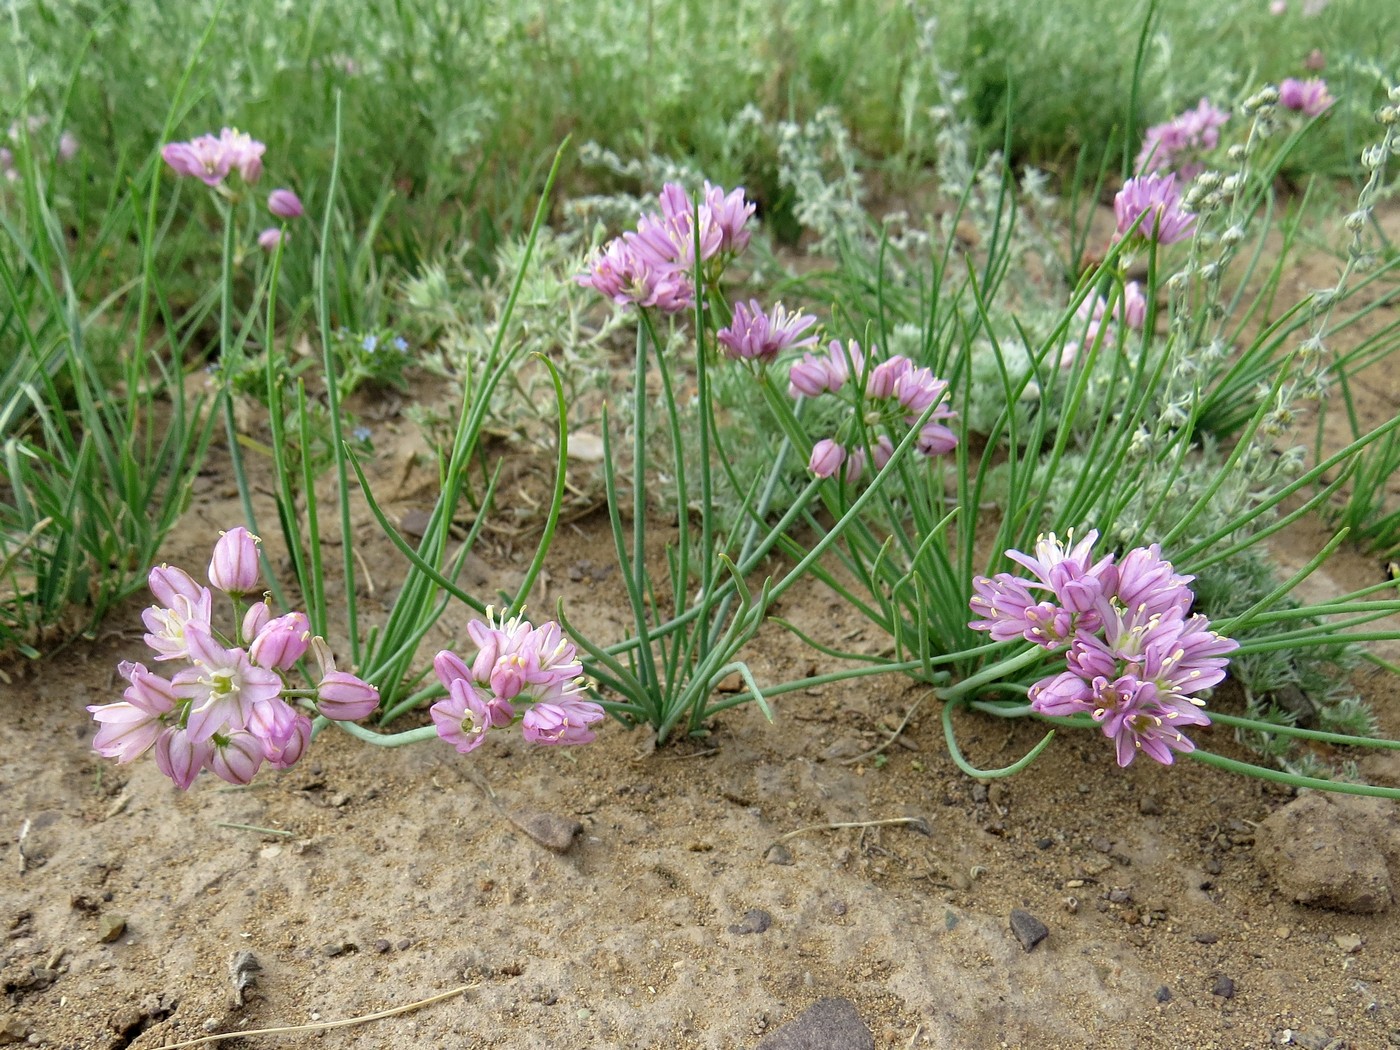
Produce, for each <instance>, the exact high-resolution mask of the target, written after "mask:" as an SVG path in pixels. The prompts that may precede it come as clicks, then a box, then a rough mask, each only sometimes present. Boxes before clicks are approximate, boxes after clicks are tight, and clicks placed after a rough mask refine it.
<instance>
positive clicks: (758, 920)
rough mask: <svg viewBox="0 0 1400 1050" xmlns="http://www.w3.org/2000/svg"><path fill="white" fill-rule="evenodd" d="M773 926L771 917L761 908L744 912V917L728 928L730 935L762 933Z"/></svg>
mask: <svg viewBox="0 0 1400 1050" xmlns="http://www.w3.org/2000/svg"><path fill="white" fill-rule="evenodd" d="M772 925H773V916H771V915H769V914H768V913H767V912H766V911H764V910H763V909H762V908H752V909H750V910H749V911H746V912H744V917H743V918H742V919H740V920H739V921H738V922H736V923H735V924H734V925H732V926H730V927H729V932H730V933H763V932H764V931H765V930H767V929H768V927H770V926H772Z"/></svg>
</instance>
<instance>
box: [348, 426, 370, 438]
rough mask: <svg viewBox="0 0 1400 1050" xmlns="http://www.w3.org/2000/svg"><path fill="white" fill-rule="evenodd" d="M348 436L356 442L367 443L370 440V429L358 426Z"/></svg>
mask: <svg viewBox="0 0 1400 1050" xmlns="http://www.w3.org/2000/svg"><path fill="white" fill-rule="evenodd" d="M350 436H351V437H353V438H354V439H355V440H356V441H368V440H369V438H370V429H369V427H367V426H364V425H360V426H358V427H356V428H355V429H354V430H352V431H350Z"/></svg>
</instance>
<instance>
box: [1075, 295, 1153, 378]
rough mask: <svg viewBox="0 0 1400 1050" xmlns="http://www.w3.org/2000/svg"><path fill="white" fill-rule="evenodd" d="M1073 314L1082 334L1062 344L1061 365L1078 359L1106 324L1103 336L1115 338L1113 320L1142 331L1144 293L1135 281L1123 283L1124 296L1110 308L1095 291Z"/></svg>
mask: <svg viewBox="0 0 1400 1050" xmlns="http://www.w3.org/2000/svg"><path fill="white" fill-rule="evenodd" d="M1074 317H1075V321H1076V324H1077V325H1082V326H1083V330H1084V337H1083V340H1082V341H1073V342H1069V343H1066V344H1065V348H1064V350H1063V352H1062V353H1061V354H1060V360H1059V364H1060V367H1061V368H1069V367H1070V366H1071V365H1073V364H1074V362H1075V361H1077V360H1078V359H1079V356H1080V353H1081V350H1082V348H1083V347H1086V346H1093V345H1094V342H1095V341H1096V340H1097V339H1098V338H1099V333H1100V332H1101V331H1104V329H1105V326H1107V330H1106V332H1105V338H1106V339H1107V340H1108V342H1110V343H1112V342H1114V341H1115V338H1114V330H1113V324H1114V323H1115V322H1118V323H1121V324H1125V325H1127V326H1128V327H1129V328H1131V329H1133V330H1134V331H1142V326H1143V325H1144V324H1145V323H1146V322H1147V296H1146V295H1145V294H1144V293H1143V290H1142V285H1140V284H1139V283H1138V282H1137V281H1129V282H1128V283H1127V284H1125V285H1124V286H1123V297H1122V298H1121V299H1119V300H1118V301H1117V302H1115V303H1114V304H1113V309H1112V310H1111V311H1110V310H1109V308H1108V300H1107V299H1105V298H1104V297H1103V296H1101V295H1094V296H1090V297H1089V298H1088V299H1085V300H1084V302H1082V303H1080V304H1079V309H1078V310H1076V311H1075V312H1074Z"/></svg>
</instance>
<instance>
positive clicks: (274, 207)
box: [267, 190, 306, 219]
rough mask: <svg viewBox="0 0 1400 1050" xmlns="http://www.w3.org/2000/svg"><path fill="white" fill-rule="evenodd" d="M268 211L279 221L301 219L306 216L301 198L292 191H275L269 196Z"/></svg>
mask: <svg viewBox="0 0 1400 1050" xmlns="http://www.w3.org/2000/svg"><path fill="white" fill-rule="evenodd" d="M267 210H268V211H270V212H272V214H273V215H276V216H277V217H278V218H279V219H300V218H301V217H302V216H303V215H305V214H306V209H305V208H303V207H302V206H301V198H299V197H298V196H297V195H296V194H295V193H293V192H292V191H291V190H273V191H272V192H271V193H269V194H268V195H267Z"/></svg>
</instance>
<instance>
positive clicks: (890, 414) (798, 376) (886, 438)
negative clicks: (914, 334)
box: [788, 339, 958, 482]
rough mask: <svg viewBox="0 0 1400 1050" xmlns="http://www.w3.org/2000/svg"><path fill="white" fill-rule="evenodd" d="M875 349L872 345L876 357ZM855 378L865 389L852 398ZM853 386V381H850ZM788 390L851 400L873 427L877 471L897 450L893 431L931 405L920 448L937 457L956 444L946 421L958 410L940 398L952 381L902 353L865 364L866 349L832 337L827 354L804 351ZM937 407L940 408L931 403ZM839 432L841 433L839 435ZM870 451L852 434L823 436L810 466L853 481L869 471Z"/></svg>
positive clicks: (916, 418) (794, 393)
mask: <svg viewBox="0 0 1400 1050" xmlns="http://www.w3.org/2000/svg"><path fill="white" fill-rule="evenodd" d="M875 350H876V348H875V347H871V358H872V361H873V357H874V353H875ZM853 376H854V377H856V378H857V379H858V380H859V382H860V384H861V385H862V386H863V391H861V392H860V393H859V394H856V395H855V396H852V394H851V391H850V387H849V386H848V385H847V384H848V381H849V380H850V379H851V378H852V377H853ZM851 385H855V384H851ZM788 393H789V394H790V395H791V396H792V397H798V396H806V397H819V396H821V395H822V394H835V395H837V396H839V397H843V398H844V399H845V400H847V401H849V402H850V403H851V406H852V408H853V410H854V411H855V412H856V413H859V414H860V417H861V419H862V420H863V421H864V422H865V424H866V426H867V427H869V428H871V432H870V435H869V436H870V438H871V440H872V441H873V444H872V445H871V446H870V449H869V453H868V456H869V458H870V459H871V460H872V461H873V462H874V464H875V469H876V470H879V469H881V468H883V467H884V465H885V464H886V463H888V462H889V459H890V456H892V455H893V454H894V446H895V440H894V438H893V436H892V435H893V434H894V433H896V432H897V429H896V428H898V427H899V426H900V425H901V424H902V425H903V426H904V427H905V428H907V427H910V426H912V425H913V424H915V423H917V422H918V421H919V418H920V417H921V416H922V415H923V414H924V412H925V411H927V410H928V409H929V408H933V412H932V414H931V415H930V416H929V418H928V419H927V420H925V421H924V424H923V426H922V428H921V429H920V430H919V436H918V438H917V439H916V442H917V443H916V448H917V449H918V450H919V452H920V453H922V454H923V455H925V456H929V457H933V456H938V455H942V454H944V453H947V452H951V451H952V450H953V449H954V448H955V447H956V446H957V443H958V438H957V435H956V434H954V433H953V431H952V430H950V429H949V428H948V427H947V426H945V425H944V424H943V422H942V420H946V419H953V418H955V417H956V413H955V412H954V411H953V410H952V409H951V408H949V407H948V406H947V405H945V404H942V401H943V399H944V398H945V397H947V395H948V383H947V381H946V380H943V379H939V378H938V377H937V376H935V375H934V374H933V372H932V371H930V370H929V369H927V368H921V367H918V366H916V365H915V364H914V362H912V361H911V360H909V358H907V357H905V356H904V355H902V354H895V355H893V356H892V357H889V358H887V359H886V360H884V361H881V362H880V363H879V364H871V365H870V366H869V367H867V360H866V355H865V352H864V351H863V350H862V349H861V346H860V344H859V343H857V342H856V341H855V340H851V341H850V342H849V343H847V344H846V345H845V346H843V345H842V344H841V342H840V340H837V339H833V340H832V341H831V343H830V344H829V345H828V346H827V351H826V353H825V354H813V353H806V354H803V355H802V360H800V361H798V362H796V363H795V364H794V365H793V366H792V369H791V371H790V372H789V374H788ZM933 406H937V407H933ZM839 436H840V435H838V437H839ZM866 459H867V451H866V448H865V447H864V443H863V442H858V441H857V440H856V439H855V436H854V435H853V436H852V437H850V438H847V439H845V440H844V441H838V440H836V439H834V438H823V439H822V440H820V441H818V442H817V443H816V445H815V446H814V447H813V449H812V457H811V459H810V461H809V462H808V464H807V467H808V469H809V470H810V471H811V472H812V473H813V474H815V475H816V476H817V477H819V478H829V477H833V476H834V475H835V474H836V473H837V472H838V471H840V470H842V468H844V469H845V472H846V480H847V481H850V482H855V481H856V480H858V479H859V478H860V476H861V474H862V473H863V472H864V470H865V464H866Z"/></svg>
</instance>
